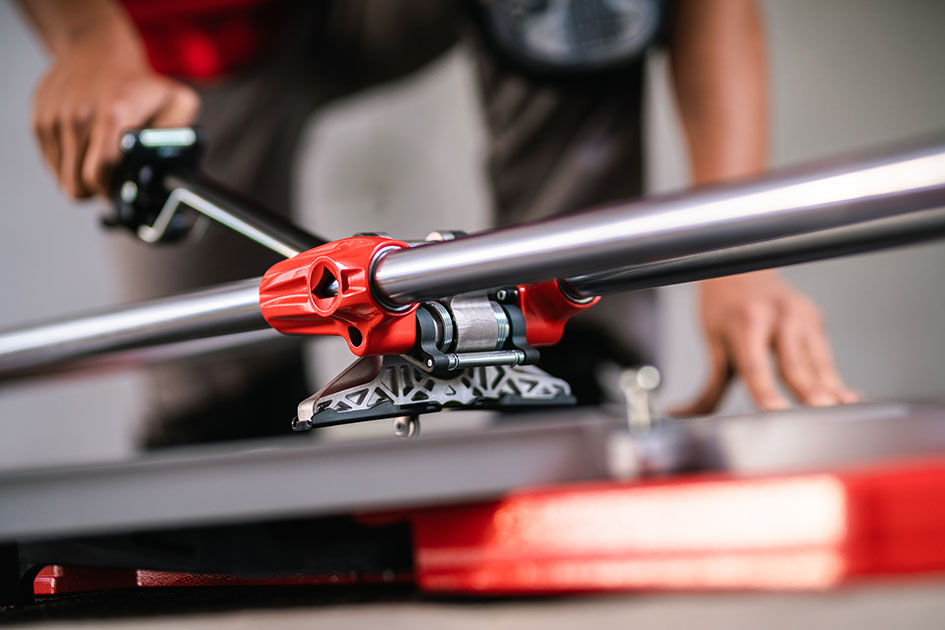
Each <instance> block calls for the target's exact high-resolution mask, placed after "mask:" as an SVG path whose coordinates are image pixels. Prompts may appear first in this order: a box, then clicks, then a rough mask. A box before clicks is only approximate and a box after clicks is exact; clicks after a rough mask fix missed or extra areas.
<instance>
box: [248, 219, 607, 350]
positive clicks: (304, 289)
mask: <svg viewBox="0 0 945 630" xmlns="http://www.w3.org/2000/svg"><path fill="white" fill-rule="evenodd" d="M390 247H397V248H403V247H407V244H406V243H404V242H403V241H398V240H395V239H391V238H380V237H365V236H355V237H352V238H346V239H342V240H340V241H334V242H332V243H328V244H326V245H322V246H321V247H316V248H314V249H310V250H308V251H306V252H302V253H301V254H298V255H297V256H293V257H292V258H289V259H287V260H283V261H282V262H279V263H277V264H275V265H273V266H272V268H270V269H269V271H267V272H266V275H264V276H263V279H262V282H261V283H260V285H259V308H260V310H262V314H263V317H265V318H266V321H267V322H268V323H269V325H270V326H272V327H273V328H275V329H276V330H278V331H279V332H282V333H286V334H291V335H338V336H339V337H343V338H344V339H345V340H346V341H347V342H348V347H349V348H351V352H353V353H354V354H356V355H358V356H367V355H378V354H404V353H407V352H410V350H411V349H413V347H414V344H415V343H416V340H417V325H416V317H414V316H413V313H414V311H416V309H417V306H418V305H417V304H414V305H412V306H411V307H410V308H407V309H405V310H404V311H403V312H392V311H389V310H387V309H385V308H384V307H383V306H382V305H381V304H379V303H378V302H377V300H376V299H375V298H374V296H373V295H372V293H371V285H370V270H371V262H372V261H373V260H374V259H375V258H376V256H377V255H378V253H379V252H380V251H382V250H384V249H386V248H390ZM517 288H518V304H519V307H520V308H521V309H522V313H523V315H524V316H525V322H526V337H527V339H528V342H529V343H530V344H531V345H533V346H549V345H553V344H555V343H558V341H559V340H560V339H561V335H562V333H563V332H564V325H565V324H566V323H567V321H568V319H570V318H571V317H573V316H574V315H576V314H577V313H579V312H581V311H583V310H584V309H586V308H590V307H591V306H593V305H594V304H596V303H597V301H598V300H599V299H600V298H594V299H592V300H589V301H587V302H583V303H580V302H575V301H573V300H571V299H570V298H568V297H567V296H566V295H565V294H564V293H563V292H562V291H561V288H560V287H559V286H558V282H557V280H549V281H547V282H543V283H541V284H535V285H527V286H519V287H517Z"/></svg>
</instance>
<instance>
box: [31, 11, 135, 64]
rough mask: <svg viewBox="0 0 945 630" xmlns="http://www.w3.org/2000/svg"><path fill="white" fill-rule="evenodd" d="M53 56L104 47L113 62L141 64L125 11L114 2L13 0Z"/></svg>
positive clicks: (132, 31) (130, 24)
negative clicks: (88, 48)
mask: <svg viewBox="0 0 945 630" xmlns="http://www.w3.org/2000/svg"><path fill="white" fill-rule="evenodd" d="M17 4H19V6H20V8H21V9H22V11H23V13H24V14H25V15H26V17H27V18H28V20H29V21H30V23H31V24H32V25H33V28H34V29H35V30H36V31H37V33H38V34H39V36H40V38H41V39H42V41H43V43H44V44H45V46H46V49H47V50H48V51H49V52H50V54H52V55H53V56H54V57H61V56H62V55H65V54H69V53H70V51H72V50H75V49H76V48H77V47H83V46H100V47H103V48H108V49H109V50H110V51H111V52H112V53H113V54H114V56H115V58H116V59H122V60H124V61H129V62H135V63H138V62H142V61H144V60H145V59H146V57H145V52H144V45H143V44H142V42H141V37H140V36H139V34H138V31H137V29H136V28H135V26H134V24H133V23H132V22H131V20H130V19H129V17H128V14H127V13H126V12H125V10H124V9H123V8H122V7H121V6H120V5H119V4H118V3H117V2H115V1H114V0H17Z"/></svg>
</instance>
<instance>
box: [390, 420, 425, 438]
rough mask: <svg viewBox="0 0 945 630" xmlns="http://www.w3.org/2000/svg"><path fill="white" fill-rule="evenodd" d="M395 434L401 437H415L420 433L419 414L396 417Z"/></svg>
mask: <svg viewBox="0 0 945 630" xmlns="http://www.w3.org/2000/svg"><path fill="white" fill-rule="evenodd" d="M394 435H396V436H397V437H400V438H415V437H417V436H418V435H420V418H419V416H398V417H397V418H394Z"/></svg>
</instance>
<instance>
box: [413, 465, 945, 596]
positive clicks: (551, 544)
mask: <svg viewBox="0 0 945 630" xmlns="http://www.w3.org/2000/svg"><path fill="white" fill-rule="evenodd" d="M411 522H412V523H413V526H414V537H415V563H416V569H415V570H416V580H417V583H418V585H419V586H420V588H421V589H422V590H424V591H428V592H451V593H482V594H527V593H562V592H582V591H609V590H639V589H644V590H714V589H727V590H795V589H825V588H829V587H833V586H836V585H838V584H841V583H843V582H847V581H852V580H859V579H862V578H866V577H870V576H880V575H905V574H916V573H927V572H941V571H945V458H939V459H934V460H926V461H918V462H908V463H902V464H897V465H884V466H881V467H875V468H870V469H863V470H858V471H847V472H840V473H831V474H806V475H795V476H787V477H775V478H756V479H743V478H731V477H715V478H712V477H701V478H700V477H698V476H696V477H688V478H681V479H676V480H672V481H647V482H641V483H625V484H615V483H606V484H588V485H579V486H571V487H565V488H549V489H542V490H530V491H524V492H517V493H514V494H513V495H511V496H509V497H507V498H505V499H503V500H501V501H497V502H493V503H483V504H478V505H470V506H466V507H449V508H435V509H431V510H429V511H426V512H418V513H415V514H413V515H412V516H411Z"/></svg>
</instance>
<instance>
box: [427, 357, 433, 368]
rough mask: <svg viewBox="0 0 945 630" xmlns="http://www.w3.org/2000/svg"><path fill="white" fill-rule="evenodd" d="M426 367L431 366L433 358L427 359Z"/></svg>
mask: <svg viewBox="0 0 945 630" xmlns="http://www.w3.org/2000/svg"><path fill="white" fill-rule="evenodd" d="M427 367H428V368H431V367H433V359H427Z"/></svg>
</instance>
